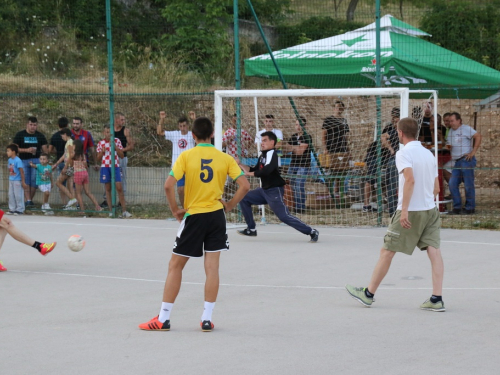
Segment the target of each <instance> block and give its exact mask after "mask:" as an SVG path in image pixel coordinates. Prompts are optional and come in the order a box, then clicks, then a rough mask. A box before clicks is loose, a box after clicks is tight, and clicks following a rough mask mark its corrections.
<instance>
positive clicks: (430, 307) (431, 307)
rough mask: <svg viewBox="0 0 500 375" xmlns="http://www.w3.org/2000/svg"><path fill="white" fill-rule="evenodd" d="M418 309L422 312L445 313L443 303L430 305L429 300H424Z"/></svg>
mask: <svg viewBox="0 0 500 375" xmlns="http://www.w3.org/2000/svg"><path fill="white" fill-rule="evenodd" d="M420 308H421V309H422V310H427V311H436V312H442V311H446V309H445V307H444V303H443V301H438V302H436V303H432V302H431V299H430V298H429V299H428V300H426V301H425V302H424V303H422V304H421V305H420Z"/></svg>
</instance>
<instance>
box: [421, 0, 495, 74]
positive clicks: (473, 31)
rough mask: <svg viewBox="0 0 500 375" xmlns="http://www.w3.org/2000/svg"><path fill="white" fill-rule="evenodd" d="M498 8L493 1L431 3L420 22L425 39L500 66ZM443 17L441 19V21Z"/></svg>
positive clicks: (491, 65)
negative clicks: (482, 4) (488, 2)
mask: <svg viewBox="0 0 500 375" xmlns="http://www.w3.org/2000/svg"><path fill="white" fill-rule="evenodd" d="M499 16H500V11H499V10H498V7H497V6H495V5H494V4H491V3H490V4H486V5H485V6H481V5H478V4H472V3H470V2H465V1H450V2H441V1H439V2H437V1H436V2H434V3H433V5H432V7H431V9H430V11H429V12H427V13H426V14H425V15H424V17H423V19H422V22H421V28H422V30H425V31H426V32H428V33H429V34H432V37H431V38H429V41H431V42H432V43H435V44H438V45H440V46H441V47H444V48H446V49H449V50H451V51H453V52H456V53H459V54H461V55H463V56H466V57H468V58H470V59H473V60H475V61H478V62H480V63H483V64H486V65H488V66H490V67H492V68H495V69H498V68H500V24H499V23H498V18H499ZM443 20H445V22H444V21H443Z"/></svg>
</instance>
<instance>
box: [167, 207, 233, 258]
mask: <svg viewBox="0 0 500 375" xmlns="http://www.w3.org/2000/svg"><path fill="white" fill-rule="evenodd" d="M203 250H205V251H206V252H217V251H225V250H229V240H228V238H227V231H226V214H225V213H224V210H223V209H222V210H218V211H214V212H207V213H202V214H194V215H190V216H188V217H186V218H184V220H182V222H181V226H180V227H179V230H178V231H177V238H176V239H175V243H174V249H173V252H174V254H177V255H181V256H184V257H190V258H191V257H193V258H195V257H202V256H203Z"/></svg>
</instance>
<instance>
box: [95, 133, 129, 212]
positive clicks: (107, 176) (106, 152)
mask: <svg viewBox="0 0 500 375" xmlns="http://www.w3.org/2000/svg"><path fill="white" fill-rule="evenodd" d="M110 141H111V131H110V129H109V125H105V126H104V139H103V140H101V141H99V143H98V144H97V160H101V172H100V181H101V183H102V184H104V187H105V188H106V201H107V202H112V200H111V163H112V161H111V142H110ZM122 150H123V146H122V143H121V142H120V140H119V139H118V138H115V155H114V168H115V186H116V192H117V193H118V199H119V201H120V204H121V206H122V210H123V213H122V216H123V217H124V218H129V217H132V214H131V213H130V212H128V211H127V206H126V203H125V195H124V194H123V188H122V183H121V181H122V178H121V173H120V159H119V158H123V151H122Z"/></svg>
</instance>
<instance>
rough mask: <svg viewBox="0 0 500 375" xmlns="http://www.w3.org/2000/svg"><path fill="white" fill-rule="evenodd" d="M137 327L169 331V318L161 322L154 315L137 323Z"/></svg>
mask: <svg viewBox="0 0 500 375" xmlns="http://www.w3.org/2000/svg"><path fill="white" fill-rule="evenodd" d="M139 328H140V329H143V330H144V331H170V320H166V321H165V323H162V322H160V321H159V320H158V316H155V317H154V318H153V319H151V320H150V321H149V322H147V323H142V324H139Z"/></svg>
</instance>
